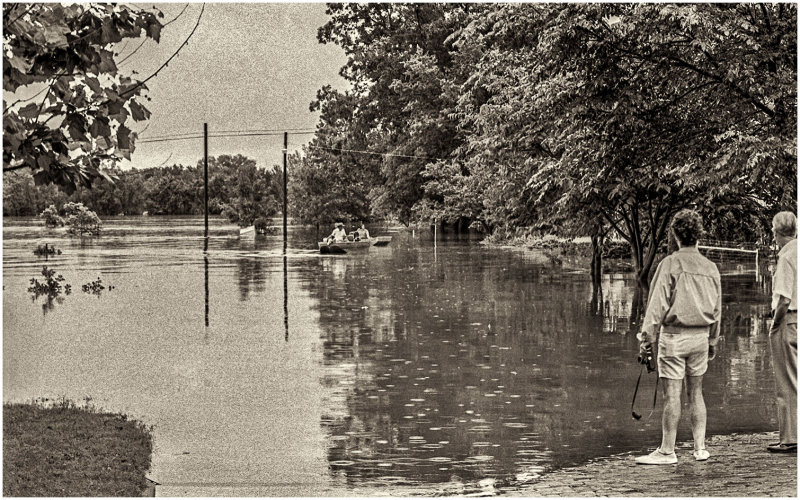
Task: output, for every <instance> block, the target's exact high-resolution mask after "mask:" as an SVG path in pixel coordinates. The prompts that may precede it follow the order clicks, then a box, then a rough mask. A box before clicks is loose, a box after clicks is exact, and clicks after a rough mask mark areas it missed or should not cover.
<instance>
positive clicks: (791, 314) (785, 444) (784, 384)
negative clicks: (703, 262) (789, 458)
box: [767, 212, 797, 453]
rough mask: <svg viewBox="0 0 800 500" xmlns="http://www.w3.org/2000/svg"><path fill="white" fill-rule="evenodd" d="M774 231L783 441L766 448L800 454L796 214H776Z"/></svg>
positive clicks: (774, 333) (773, 332) (775, 348)
mask: <svg viewBox="0 0 800 500" xmlns="http://www.w3.org/2000/svg"><path fill="white" fill-rule="evenodd" d="M772 234H773V235H774V236H775V241H776V243H777V244H778V247H780V251H779V252H778V265H777V266H776V267H775V274H774V275H773V277H772V327H771V328H770V330H769V346H770V351H771V353H772V369H773V370H774V372H775V386H776V392H777V403H778V429H779V435H780V442H778V443H775V444H771V445H769V446H767V450H769V451H771V452H773V453H797V217H795V215H794V214H793V213H792V212H780V213H778V214H776V215H775V217H773V218H772Z"/></svg>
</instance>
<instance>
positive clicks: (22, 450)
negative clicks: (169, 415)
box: [3, 400, 153, 496]
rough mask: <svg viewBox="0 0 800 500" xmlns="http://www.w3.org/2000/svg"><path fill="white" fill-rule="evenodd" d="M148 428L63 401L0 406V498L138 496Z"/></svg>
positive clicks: (143, 485)
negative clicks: (0, 420)
mask: <svg viewBox="0 0 800 500" xmlns="http://www.w3.org/2000/svg"><path fill="white" fill-rule="evenodd" d="M152 448H153V446H152V435H151V429H150V428H148V427H146V426H145V425H143V424H142V423H140V422H136V421H134V420H129V419H128V418H127V417H126V416H125V415H119V414H114V413H106V412H103V411H100V410H97V409H96V408H94V407H92V406H89V405H86V406H84V407H79V406H78V405H76V404H75V403H74V402H72V401H69V400H60V401H56V402H55V403H53V402H48V401H37V402H34V403H31V404H3V496H140V495H141V494H142V491H144V489H145V488H146V487H147V483H146V480H145V478H144V475H145V473H146V472H147V470H148V469H149V468H150V454H151V452H152Z"/></svg>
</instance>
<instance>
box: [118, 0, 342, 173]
mask: <svg viewBox="0 0 800 500" xmlns="http://www.w3.org/2000/svg"><path fill="white" fill-rule="evenodd" d="M133 5H135V6H137V7H140V8H146V9H150V8H152V7H153V6H155V7H156V8H158V9H159V10H161V12H163V13H164V18H163V19H162V22H164V23H166V22H168V21H170V20H171V19H173V18H175V16H177V15H178V14H179V13H180V12H181V10H183V9H184V7H186V10H185V11H184V13H183V14H182V15H181V16H180V17H178V18H177V19H176V20H175V21H174V22H172V23H170V24H169V25H167V26H166V27H165V28H164V29H163V31H162V33H161V40H160V42H159V43H156V42H154V41H152V40H148V41H147V42H145V43H144V45H143V46H142V47H141V48H139V49H138V50H137V51H136V52H135V53H134V54H133V55H132V56H131V57H130V58H128V59H127V60H125V61H124V62H122V63H121V64H120V65H119V66H120V70H121V71H122V72H124V73H126V74H130V73H129V72H130V71H137V72H138V74H136V75H134V77H135V78H137V79H144V78H146V77H147V76H149V75H151V74H152V73H153V72H154V71H155V70H156V69H158V67H159V66H161V65H162V64H163V63H164V62H165V61H166V60H167V59H169V57H170V56H171V55H172V54H173V53H174V52H175V51H176V50H177V48H178V47H179V46H180V45H181V44H182V43H183V41H184V40H185V39H186V37H187V36H188V35H189V33H191V31H192V28H194V26H195V24H196V23H197V19H198V16H199V15H200V11H201V8H202V7H203V5H202V4H199V3H189V4H186V3H170V4H143V3H136V4H133ZM187 5H188V6H187ZM327 19H328V16H327V15H326V14H325V4H322V3H207V4H205V10H204V11H203V15H202V18H201V19H200V24H199V26H198V28H197V31H195V33H194V35H193V36H192V37H191V39H190V40H189V43H188V45H186V46H185V47H183V49H181V51H180V52H179V53H178V55H177V56H176V57H175V58H174V59H173V60H172V61H171V62H170V63H169V65H168V66H167V67H165V68H164V69H163V70H161V71H160V72H159V73H158V76H156V77H155V78H153V79H152V80H150V81H148V82H147V86H148V88H149V90H148V91H147V93H146V95H147V96H148V97H150V99H151V101H149V102H146V103H145V104H146V107H147V108H148V109H149V110H150V112H151V113H152V116H151V117H150V119H149V120H148V121H147V122H140V123H137V124H136V126H135V127H132V129H133V130H136V131H140V132H141V133H140V136H139V140H138V141H137V143H136V149H135V151H134V153H133V155H132V157H131V161H130V162H127V161H124V162H123V163H122V164H121V165H120V166H121V167H122V168H130V167H137V168H147V167H155V166H162V165H167V166H168V165H172V164H183V165H187V166H188V165H195V164H197V162H198V161H199V160H200V159H202V157H203V139H202V138H199V139H190V140H181V141H167V142H152V143H148V142H146V141H147V140H148V139H158V138H160V137H164V136H167V135H176V134H186V133H189V134H192V133H193V134H199V135H202V133H203V124H204V123H208V129H209V134H210V135H213V134H214V133H215V131H216V132H220V131H231V130H254V129H258V130H278V131H283V130H286V129H302V130H313V129H314V128H315V125H316V123H317V119H318V117H319V114H318V113H311V112H310V111H309V104H310V103H311V102H312V101H313V100H314V99H315V97H316V93H317V90H318V89H320V88H322V87H323V86H325V85H332V86H333V87H334V88H337V89H342V90H343V89H345V88H347V84H346V82H345V81H344V79H343V78H341V77H340V76H339V69H340V68H341V67H342V66H343V65H344V64H345V62H346V57H345V54H344V52H343V51H342V50H341V48H339V47H338V46H336V45H323V44H321V43H319V42H318V41H317V28H319V27H320V26H322V25H323V24H325V22H326V21H327ZM140 43H141V39H140V40H127V41H123V42H121V43H120V49H121V50H120V56H119V57H118V58H117V61H122V60H123V59H125V57H126V56H127V55H128V54H130V53H131V52H133V51H134V49H136V48H137V47H138V46H139V44H140ZM310 139H311V134H308V133H306V134H299V133H296V134H293V133H291V132H290V133H289V151H290V152H292V151H293V150H299V149H300V145H302V144H304V143H306V142H308V141H309V140H310ZM282 147H283V136H282V134H280V133H279V134H278V135H275V136H270V137H239V138H214V137H212V138H210V139H209V144H208V154H209V156H219V155H222V154H238V153H240V154H243V155H245V156H247V157H249V158H252V159H254V160H256V163H257V165H258V166H259V167H262V168H263V167H271V166H273V165H282V162H283V153H282Z"/></svg>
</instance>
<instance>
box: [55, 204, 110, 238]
mask: <svg viewBox="0 0 800 500" xmlns="http://www.w3.org/2000/svg"><path fill="white" fill-rule="evenodd" d="M61 210H62V212H63V213H64V215H65V216H66V217H67V220H66V224H67V227H68V229H67V232H68V233H70V234H77V235H84V234H92V235H98V234H100V223H101V220H100V217H98V216H97V214H96V213H94V212H93V211H91V210H89V209H88V208H87V207H86V206H84V204H83V203H73V202H70V203H67V204H65V205H64V208H62V209H61Z"/></svg>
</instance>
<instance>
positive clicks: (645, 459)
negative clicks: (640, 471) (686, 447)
mask: <svg viewBox="0 0 800 500" xmlns="http://www.w3.org/2000/svg"><path fill="white" fill-rule="evenodd" d="M636 463H637V464H639V465H671V464H677V463H678V457H677V456H675V452H674V451H673V452H672V453H662V451H661V449H660V448H656V451H654V452H653V453H651V454H649V455H642V456H641V457H636Z"/></svg>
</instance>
